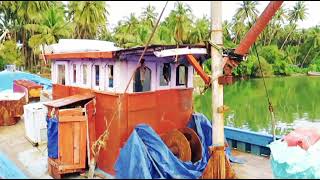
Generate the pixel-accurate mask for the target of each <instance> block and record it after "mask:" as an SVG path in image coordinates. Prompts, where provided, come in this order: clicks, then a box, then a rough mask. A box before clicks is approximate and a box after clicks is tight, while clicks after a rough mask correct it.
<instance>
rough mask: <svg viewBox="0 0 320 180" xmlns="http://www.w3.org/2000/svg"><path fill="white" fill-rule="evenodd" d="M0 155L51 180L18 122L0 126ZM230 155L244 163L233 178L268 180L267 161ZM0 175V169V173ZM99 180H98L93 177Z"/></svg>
mask: <svg viewBox="0 0 320 180" xmlns="http://www.w3.org/2000/svg"><path fill="white" fill-rule="evenodd" d="M0 152H2V153H3V154H5V155H6V156H7V157H8V159H10V160H11V161H12V162H13V163H14V164H15V165H16V166H17V167H18V168H19V169H20V170H22V171H23V173H24V174H25V175H26V176H28V177H30V178H35V179H43V178H45V179H52V177H51V176H49V175H48V172H47V148H46V144H43V145H39V146H38V147H34V146H32V144H31V143H30V142H29V141H28V140H27V139H26V138H25V136H24V122H23V120H20V121H19V122H18V123H17V124H16V125H13V126H0ZM232 154H233V155H234V156H236V157H238V158H241V159H244V160H245V161H246V163H244V164H233V165H232V167H233V169H234V170H235V172H236V174H237V177H238V178H241V179H265V178H268V179H272V178H273V175H272V171H271V165H270V161H269V159H268V158H266V157H262V156H256V155H253V154H249V153H243V152H239V151H237V150H233V152H232ZM0 175H1V169H0ZM64 178H67V179H69V178H72V179H74V178H76V179H78V178H84V177H83V176H80V175H78V174H71V175H68V176H65V177H64ZM96 178H99V177H96ZM99 179H100V178H99Z"/></svg>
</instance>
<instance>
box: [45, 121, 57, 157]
mask: <svg viewBox="0 0 320 180" xmlns="http://www.w3.org/2000/svg"><path fill="white" fill-rule="evenodd" d="M47 135H48V144H47V146H48V157H50V158H53V159H57V158H58V120H57V118H55V117H53V118H49V117H47Z"/></svg>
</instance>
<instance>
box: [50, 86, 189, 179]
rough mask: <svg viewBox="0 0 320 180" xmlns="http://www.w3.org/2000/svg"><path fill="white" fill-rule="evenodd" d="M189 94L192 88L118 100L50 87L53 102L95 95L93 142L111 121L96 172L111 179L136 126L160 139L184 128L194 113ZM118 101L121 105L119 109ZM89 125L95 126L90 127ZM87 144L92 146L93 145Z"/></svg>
mask: <svg viewBox="0 0 320 180" xmlns="http://www.w3.org/2000/svg"><path fill="white" fill-rule="evenodd" d="M192 92H193V88H187V89H186V88H184V89H169V90H160V91H151V92H143V93H130V94H122V95H123V96H120V94H114V93H106V92H102V91H95V90H91V89H85V88H80V87H71V86H64V85H58V84H53V98H54V99H59V98H63V97H67V96H72V95H75V94H83V93H94V95H95V99H96V104H95V109H96V114H95V116H94V117H93V120H89V127H92V126H94V127H95V128H94V130H95V137H94V139H95V140H96V139H97V138H98V137H99V136H100V135H101V134H102V133H103V132H104V131H105V130H106V127H107V125H109V123H110V122H111V121H112V123H111V125H110V132H109V137H108V140H107V141H106V148H105V149H103V150H102V151H101V152H100V154H99V158H98V161H97V165H98V168H100V169H101V170H103V171H105V172H107V173H109V174H111V175H115V171H114V164H115V162H116V160H117V158H118V155H119V153H120V149H121V147H123V145H124V144H125V142H126V140H127V139H128V137H129V135H130V134H131V132H132V131H133V129H134V128H135V126H136V125H138V124H141V123H145V124H148V125H150V126H151V127H152V128H153V129H154V130H155V131H156V133H157V134H160V135H161V134H163V133H165V132H168V131H169V130H172V129H179V128H183V127H186V126H187V123H188V121H189V119H190V117H191V115H192V112H193V107H192ZM119 98H120V99H119ZM118 100H120V101H121V102H122V103H121V105H120V106H119V108H118ZM115 113H116V114H115ZM113 118H114V119H113ZM112 119H113V120H112ZM90 122H94V124H93V125H92V124H91V125H90ZM89 131H90V130H89ZM90 134H91V133H90V132H89V135H90ZM91 138H92V137H90V139H91ZM90 143H91V145H92V144H93V141H91V142H90Z"/></svg>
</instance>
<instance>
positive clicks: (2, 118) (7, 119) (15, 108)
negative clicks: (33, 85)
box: [0, 93, 26, 126]
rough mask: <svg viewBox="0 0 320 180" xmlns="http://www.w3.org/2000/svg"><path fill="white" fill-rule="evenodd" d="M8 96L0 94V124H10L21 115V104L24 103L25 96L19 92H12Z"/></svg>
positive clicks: (16, 120) (14, 122) (15, 121)
mask: <svg viewBox="0 0 320 180" xmlns="http://www.w3.org/2000/svg"><path fill="white" fill-rule="evenodd" d="M10 96H15V98H10V97H9V98H8V97H6V96H5V95H1V96H0V126H10V125H14V124H16V123H17V122H18V121H19V120H20V117H21V116H22V115H23V106H24V105H25V104H26V100H25V96H24V95H23V94H21V93H13V94H11V95H10Z"/></svg>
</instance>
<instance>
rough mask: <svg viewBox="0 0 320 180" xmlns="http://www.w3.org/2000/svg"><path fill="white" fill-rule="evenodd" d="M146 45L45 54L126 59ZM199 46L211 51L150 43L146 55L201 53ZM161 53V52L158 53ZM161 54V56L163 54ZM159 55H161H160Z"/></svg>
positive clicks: (72, 57)
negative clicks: (165, 52)
mask: <svg viewBox="0 0 320 180" xmlns="http://www.w3.org/2000/svg"><path fill="white" fill-rule="evenodd" d="M144 48H145V47H142V46H141V47H134V48H127V49H118V50H113V51H91V52H85V51H83V52H64V53H51V54H50V53H45V54H44V56H45V58H46V60H59V59H61V60H64V59H68V60H72V59H89V58H90V60H93V59H99V60H101V59H114V58H116V59H126V58H125V57H127V56H132V55H133V56H134V55H141V54H142V52H143V50H144ZM199 48H201V50H202V51H201V54H206V55H209V54H210V53H207V51H206V49H207V47H206V46H205V45H192V44H183V45H179V47H178V49H177V46H176V45H150V46H148V48H147V50H146V53H145V56H155V57H157V56H156V55H155V54H156V53H155V52H157V51H163V50H169V49H177V51H178V50H180V52H174V53H176V54H177V53H180V54H178V55H182V54H185V53H192V52H193V50H195V49H198V50H196V51H194V52H195V53H199V52H200V51H199ZM186 49H190V51H188V52H186V51H185V50H186ZM158 54H160V53H158ZM163 54H164V53H162V55H160V57H162V56H163ZM167 54H168V56H170V55H171V56H172V55H173V52H171V53H167ZM158 57H159V55H158ZM40 58H43V54H42V55H40Z"/></svg>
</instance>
